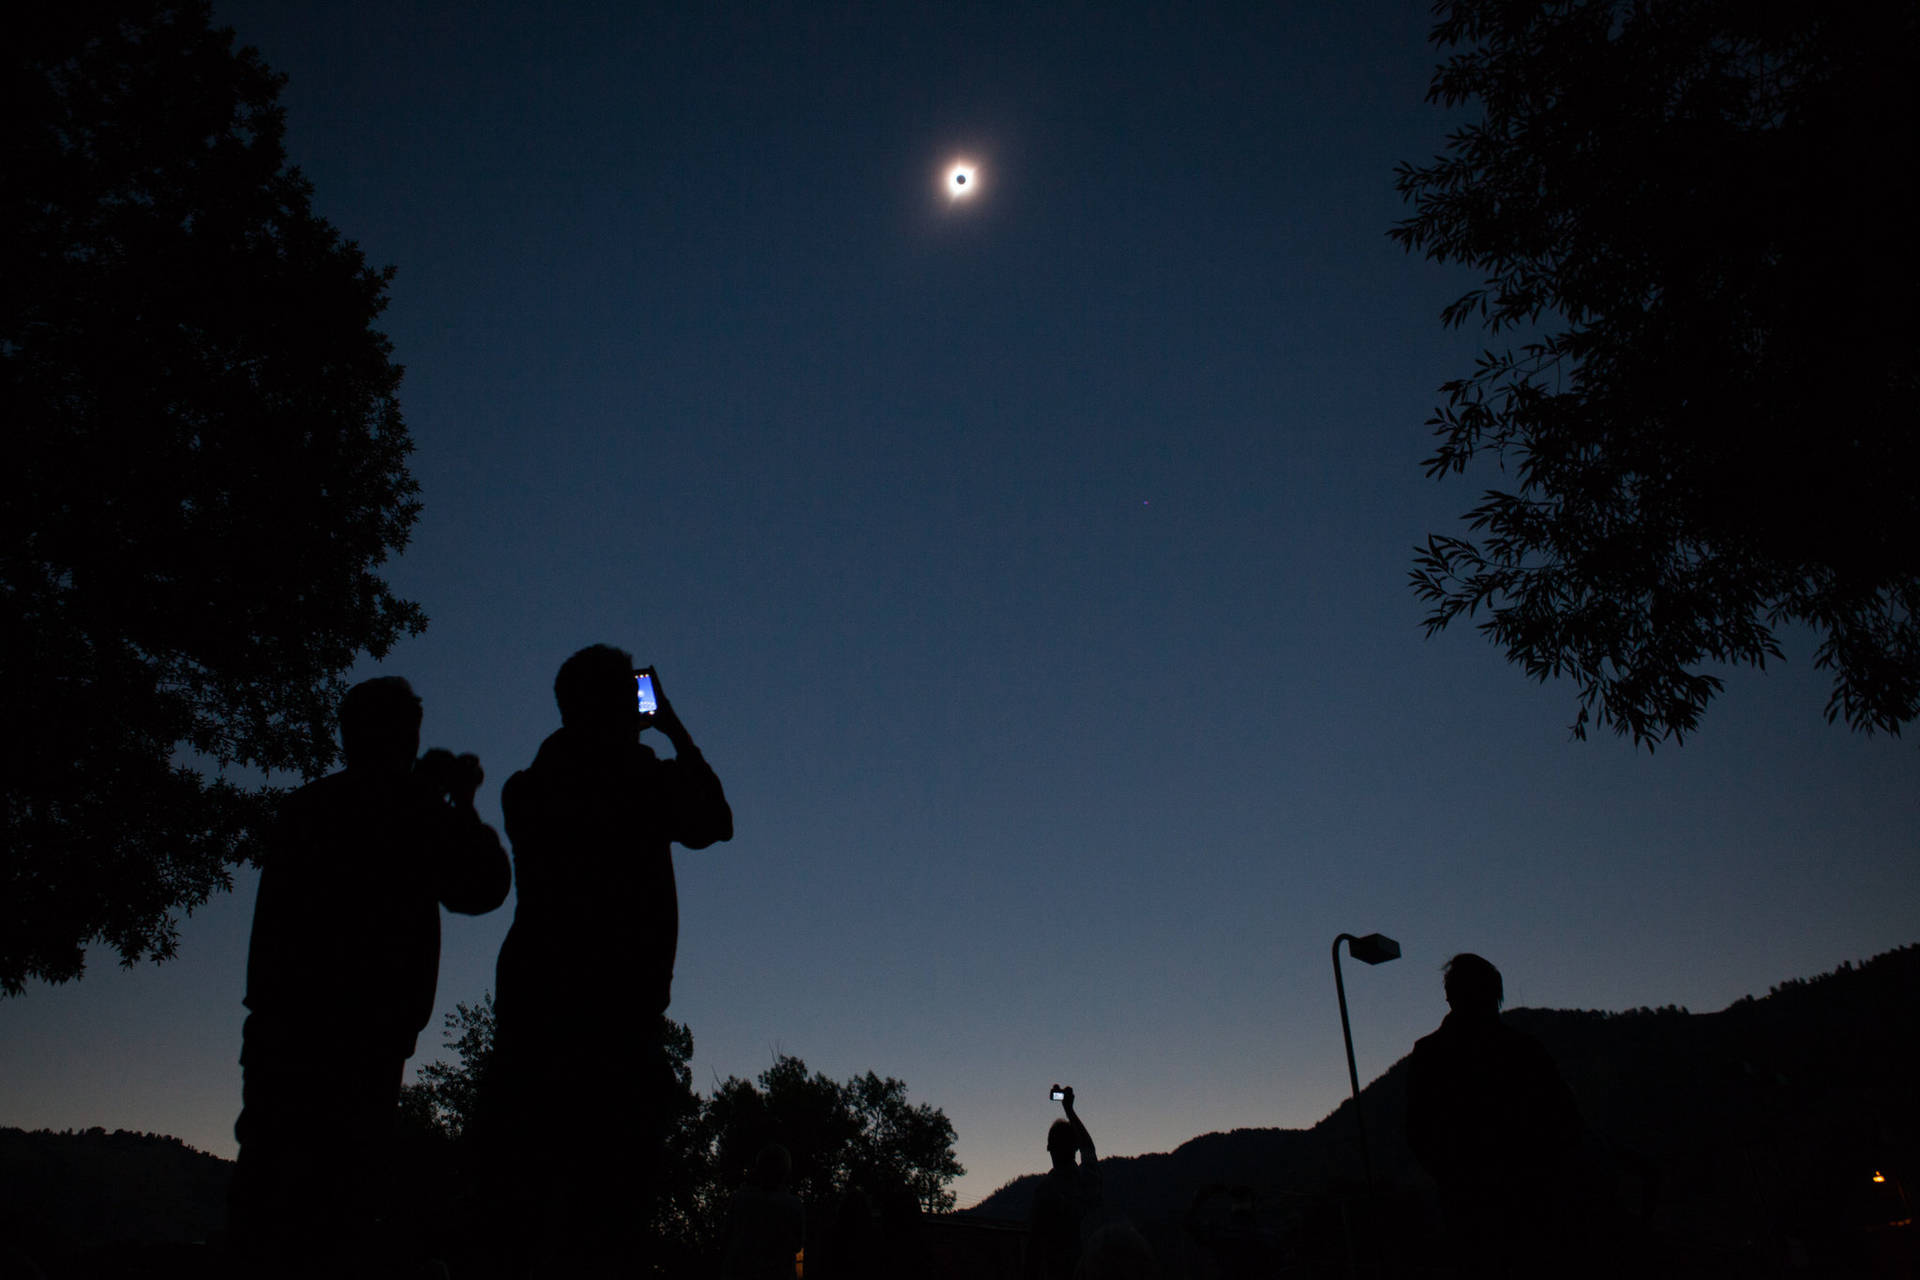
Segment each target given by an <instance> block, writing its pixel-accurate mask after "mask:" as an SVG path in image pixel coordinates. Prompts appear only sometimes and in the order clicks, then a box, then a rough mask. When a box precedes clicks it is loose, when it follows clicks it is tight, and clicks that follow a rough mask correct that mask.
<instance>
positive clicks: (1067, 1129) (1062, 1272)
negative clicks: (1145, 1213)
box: [1027, 1084, 1100, 1280]
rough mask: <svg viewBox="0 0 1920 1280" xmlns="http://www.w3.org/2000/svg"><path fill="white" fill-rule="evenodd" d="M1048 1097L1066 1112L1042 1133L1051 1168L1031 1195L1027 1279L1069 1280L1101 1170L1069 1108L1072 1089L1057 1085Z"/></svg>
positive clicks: (1095, 1201)
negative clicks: (1076, 1161)
mask: <svg viewBox="0 0 1920 1280" xmlns="http://www.w3.org/2000/svg"><path fill="white" fill-rule="evenodd" d="M1051 1097H1052V1099H1053V1101H1055V1102H1058V1103H1059V1104H1060V1106H1061V1107H1062V1109H1064V1110H1065V1111H1066V1113H1067V1114H1066V1118H1065V1119H1064V1120H1055V1121H1054V1122H1053V1124H1052V1125H1051V1126H1050V1127H1049V1128H1048V1129H1047V1155H1048V1156H1049V1157H1050V1158H1051V1159H1052V1161H1053V1168H1052V1169H1050V1170H1048V1171H1047V1176H1046V1177H1045V1178H1043V1179H1041V1181H1040V1185H1039V1186H1038V1187H1037V1188H1036V1189H1035V1190H1034V1193H1033V1212H1032V1216H1031V1217H1030V1218H1029V1219H1028V1226H1027V1275H1028V1276H1029V1277H1031V1278H1032V1280H1072V1278H1073V1274H1074V1269H1075V1268H1076V1267H1078V1266H1079V1265H1080V1249H1081V1245H1082V1244H1083V1243H1084V1241H1085V1232H1086V1228H1087V1223H1088V1220H1089V1219H1090V1218H1091V1217H1092V1216H1093V1215H1094V1213H1095V1211H1096V1210H1098V1209H1099V1207H1100V1167H1099V1162H1098V1158H1097V1157H1096V1156H1095V1155H1094V1150H1093V1135H1092V1134H1090V1133H1088V1132H1087V1126H1086V1125H1084V1124H1082V1123H1081V1122H1080V1117H1079V1115H1078V1114H1077V1113H1075V1111H1074V1109H1073V1090H1072V1089H1071V1088H1070V1087H1068V1086H1065V1085H1058V1084H1056V1085H1054V1086H1053V1090H1052V1093H1051ZM1076 1156H1078V1163H1077V1164H1076V1163H1075V1157H1076Z"/></svg>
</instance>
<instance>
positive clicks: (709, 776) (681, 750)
mask: <svg viewBox="0 0 1920 1280" xmlns="http://www.w3.org/2000/svg"><path fill="white" fill-rule="evenodd" d="M653 696H654V701H655V702H656V703H657V704H658V709H657V710H655V711H654V713H653V715H652V716H651V717H650V718H649V719H648V720H647V721H646V722H645V726H646V727H647V728H651V729H658V730H659V731H660V732H661V733H664V734H665V735H666V736H667V741H669V742H671V743H672V744H673V758H674V761H675V768H676V771H677V772H678V773H679V774H680V779H679V781H680V785H681V795H680V810H679V813H678V814H677V816H676V820H675V822H674V824H673V825H674V832H673V839H675V840H676V841H678V842H679V843H680V844H683V845H685V846H686V847H687V848H689V849H704V848H706V847H707V846H708V845H710V844H716V843H718V842H719V841H722V840H731V839H733V808H732V806H730V805H729V804H728V803H727V793H726V790H725V789H724V788H723V787H722V786H721V785H720V776H719V775H718V774H716V773H715V772H714V771H713V766H712V765H710V764H708V763H707V758H706V757H705V756H703V755H701V754H700V748H699V747H697V746H695V745H694V741H693V735H692V734H691V733H688V732H687V726H686V725H685V724H683V723H681V720H680V715H679V713H678V712H676V711H675V710H674V709H673V703H672V702H670V701H668V699H667V694H666V690H665V689H663V688H661V686H660V673H659V672H657V671H656V672H654V673H653Z"/></svg>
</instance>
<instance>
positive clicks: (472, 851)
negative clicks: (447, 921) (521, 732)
mask: <svg viewBox="0 0 1920 1280" xmlns="http://www.w3.org/2000/svg"><path fill="white" fill-rule="evenodd" d="M428 758H434V760H433V763H432V764H431V765H428V767H427V772H428V773H429V774H430V776H432V777H433V781H432V782H431V783H430V784H429V785H430V786H432V788H433V790H434V791H435V792H437V793H438V796H439V798H440V799H441V801H442V802H443V803H444V805H445V813H446V820H445V823H444V830H443V831H442V833H441V834H442V840H441V844H440V848H439V850H438V858H437V859H436V861H437V863H438V866H437V872H438V879H439V898H440V901H441V902H442V903H444V904H445V905H446V908H447V910H449V911H457V912H459V913H460V914H461V915H468V916H477V915H483V914H485V913H486V912H489V911H491V910H493V909H494V908H495V907H497V906H499V905H500V904H501V903H503V902H505V901H506V900H507V890H508V889H509V888H510V887H512V884H513V868H512V864H511V863H509V862H508V861H507V851H506V850H505V849H504V848H502V847H501V845H500V835H499V833H498V832H496V831H495V830H494V829H493V828H492V827H490V826H488V825H487V824H486V823H485V822H483V821H481V819H480V813H479V811H478V810H476V809H475V808H474V807H473V797H474V795H475V793H476V792H478V791H479V790H480V783H481V781H482V780H483V779H484V778H485V776H486V775H485V773H484V772H483V771H482V770H481V768H480V757H478V756H476V755H473V754H471V753H467V754H463V755H460V756H453V755H452V754H451V753H449V752H446V751H429V752H428V753H427V756H426V757H423V763H424V762H425V761H426V760H427V759H428Z"/></svg>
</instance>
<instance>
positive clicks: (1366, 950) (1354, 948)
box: [1333, 933, 1400, 1195]
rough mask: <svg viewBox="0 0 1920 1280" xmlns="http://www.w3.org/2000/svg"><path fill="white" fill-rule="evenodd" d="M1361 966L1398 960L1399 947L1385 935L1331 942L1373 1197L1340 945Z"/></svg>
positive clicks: (1344, 936) (1364, 1160)
mask: <svg viewBox="0 0 1920 1280" xmlns="http://www.w3.org/2000/svg"><path fill="white" fill-rule="evenodd" d="M1343 942H1344V943H1346V944H1347V953H1348V954H1349V955H1351V956H1352V957H1353V958H1354V959H1355V960H1359V961H1361V962H1362V963H1364V964H1385V963H1386V962H1387V961H1389V960H1398V959H1399V958H1400V944H1399V943H1397V942H1395V941H1394V940H1393V939H1392V938H1389V937H1388V936H1387V935H1386V934H1384V933H1370V934H1368V935H1367V936H1366V937H1364V938H1356V937H1354V936H1353V935H1352V934H1350V933H1343V934H1341V935H1340V936H1338V937H1337V938H1335V939H1334V940H1333V989H1334V992H1335V993H1336V994H1337V995H1338V996H1339V997H1340V1035H1341V1037H1342V1038H1343V1039H1344V1040H1345V1041H1346V1042H1347V1082H1348V1083H1349V1084H1351V1085H1352V1086H1353V1121H1354V1123H1355V1124H1356V1125H1358V1126H1359V1127H1360V1167H1361V1168H1362V1169H1364V1170H1365V1171H1366V1174H1367V1194H1368V1195H1372V1194H1373V1157H1372V1156H1371V1155H1369V1154H1368V1153H1367V1122H1366V1118H1365V1117H1363V1116H1362V1115H1361V1114H1360V1072H1359V1070H1358V1069H1357V1068H1356V1067H1355V1066H1354V1065H1353V1027H1352V1026H1351V1024H1349V1023H1348V1021H1347V984H1346V983H1345V982H1344V981H1342V980H1341V977H1340V944H1341V943H1343Z"/></svg>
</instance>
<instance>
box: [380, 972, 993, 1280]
mask: <svg viewBox="0 0 1920 1280" xmlns="http://www.w3.org/2000/svg"><path fill="white" fill-rule="evenodd" d="M661 1021H662V1023H663V1027H662V1039H663V1041H664V1043H665V1045H666V1048H667V1056H668V1059H669V1060H670V1061H671V1063H672V1066H673V1071H674V1079H675V1081H676V1096H675V1098H674V1100H673V1104H674V1105H673V1107H672V1108H671V1111H672V1121H671V1125H670V1127H669V1130H668V1133H667V1139H666V1157H665V1160H664V1163H663V1166H662V1175H661V1179H660V1187H659V1200H658V1203H656V1205H655V1206H654V1218H653V1222H652V1224H651V1230H652V1231H653V1232H654V1234H655V1235H656V1237H657V1238H658V1239H660V1240H661V1241H662V1242H663V1243H664V1244H665V1245H666V1246H667V1247H668V1248H670V1249H671V1250H675V1251H677V1254H678V1256H680V1257H681V1258H682V1259H685V1260H688V1265H689V1266H690V1267H691V1266H692V1265H693V1263H694V1262H696V1261H698V1260H701V1259H705V1260H708V1261H711V1260H712V1258H714V1257H715V1256H717V1254H718V1251H719V1248H720V1245H721V1243H722V1236H723V1233H724V1231H725V1228H726V1216H727V1205H728V1201H729V1199H730V1198H731V1196H732V1194H733V1192H734V1190H735V1189H736V1188H738V1187H739V1186H740V1185H741V1183H743V1182H744V1181H745V1180H746V1177H747V1173H748V1171H749V1170H750V1169H751V1168H752V1167H753V1163H754V1160H755V1158H756V1157H757V1156H758V1155H759V1153H760V1150H761V1148H762V1147H764V1146H766V1144H768V1143H769V1142H778V1143H780V1144H781V1145H782V1146H784V1147H786V1148H787V1151H788V1153H789V1154H790V1155H791V1156H792V1157H793V1187H794V1190H795V1191H796V1192H797V1193H798V1194H799V1195H800V1197H801V1199H802V1200H803V1201H804V1202H805V1203H806V1206H807V1221H808V1222H809V1223H810V1224H812V1228H819V1227H821V1226H822V1225H823V1224H826V1223H830V1222H832V1221H833V1220H834V1217H835V1210H836V1208H837V1207H838V1203H839V1200H840V1197H841V1196H842V1195H843V1194H845V1193H846V1192H847V1190H848V1189H849V1188H851V1187H853V1186H855V1185H860V1186H862V1187H865V1188H867V1189H868V1190H869V1191H872V1192H885V1191H889V1190H893V1189H901V1190H904V1191H905V1192H906V1193H907V1194H908V1195H910V1196H911V1197H912V1199H913V1200H914V1201H915V1202H916V1203H918V1204H919V1205H920V1207H921V1208H922V1209H923V1210H926V1211H930V1212H931V1211H941V1210H946V1209H951V1208H952V1207H953V1204H954V1194H953V1192H952V1191H951V1190H950V1189H949V1187H950V1184H951V1183H952V1182H953V1180H954V1179H955V1178H957V1177H959V1176H960V1175H961V1174H963V1173H965V1172H966V1170H965V1169H964V1168H962V1167H961V1165H960V1162H959V1161H958V1160H957V1159H956V1158H955V1156H954V1154H953V1143H954V1137H955V1135H954V1128H953V1122H952V1121H950V1120H949V1119H947V1117H946V1114H945V1113H944V1112H942V1111H941V1110H939V1109H938V1108H937V1107H933V1106H929V1105H928V1104H926V1103H919V1104H914V1103H911V1102H909V1101H908V1100H907V1086H906V1085H905V1084H904V1083H902V1082H901V1081H899V1080H896V1079H893V1078H892V1077H884V1078H883V1077H881V1076H878V1075H876V1074H874V1073H873V1072H871V1071H869V1072H867V1073H866V1074H865V1075H862V1076H856V1077H854V1078H853V1079H851V1080H846V1081H836V1080H832V1079H829V1078H828V1077H827V1076H825V1075H822V1074H820V1073H819V1072H811V1073H810V1072H808V1070H807V1066H806V1063H804V1062H802V1061H801V1060H800V1059H798V1058H794V1057H790V1056H788V1055H785V1054H782V1055H781V1056H779V1057H778V1058H776V1059H775V1060H774V1063H773V1065H772V1066H770V1067H768V1068H767V1069H766V1070H765V1071H763V1072H761V1073H760V1075H759V1077H758V1079H757V1080H754V1081H748V1080H742V1079H740V1078H738V1077H730V1078H728V1079H727V1080H725V1081H723V1082H722V1083H720V1084H719V1085H717V1086H716V1087H715V1088H714V1090H713V1093H712V1094H711V1095H710V1096H707V1097H702V1096H700V1095H699V1094H697V1093H695V1092H694V1090H693V1077H692V1072H691V1069H690V1067H689V1063H690V1062H691V1060H692V1057H693V1034H692V1033H691V1032H690V1031H689V1030H688V1029H687V1028H686V1027H685V1026H684V1025H683V1024H681V1023H677V1022H674V1021H672V1020H671V1019H666V1018H663V1019H662V1020H661ZM493 1037H494V1014H493V997H492V996H491V995H489V996H487V997H486V998H485V999H484V1000H483V1001H482V1002H481V1003H480V1004H477V1005H466V1004H462V1005H458V1006H456V1008H455V1011H454V1012H453V1013H451V1014H448V1015H447V1039H446V1041H445V1044H446V1047H447V1048H449V1049H451V1050H453V1052H454V1054H455V1055H456V1058H457V1061H455V1062H450V1063H449V1062H435V1063H430V1064H428V1065H427V1066H424V1067H422V1068H421V1069H420V1072H419V1082H418V1083H415V1084H410V1085H407V1086H406V1087H405V1088H403V1089H402V1090H401V1098H400V1110H401V1114H402V1117H403V1121H404V1122H405V1127H406V1129H407V1131H409V1132H411V1133H414V1134H423V1133H424V1134H428V1135H432V1136H437V1137H438V1138H441V1139H456V1138H458V1137H459V1136H460V1134H461V1133H462V1132H463V1131H464V1130H465V1128H466V1124H467V1121H468V1120H469V1119H470V1118H471V1116H472V1115H473V1107H474V1102H475V1098H476V1094H477V1089H478V1086H479V1082H480V1080H481V1079H482V1077H483V1076H484V1074H485V1072H486V1068H487V1063H488V1061H489V1059H490V1058H491V1056H492V1053H493V1042H494V1040H493ZM812 1228H810V1229H812Z"/></svg>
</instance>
